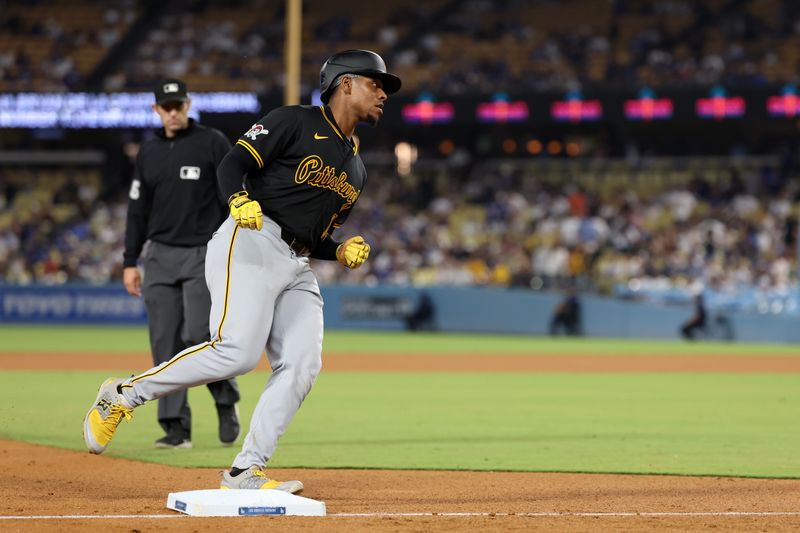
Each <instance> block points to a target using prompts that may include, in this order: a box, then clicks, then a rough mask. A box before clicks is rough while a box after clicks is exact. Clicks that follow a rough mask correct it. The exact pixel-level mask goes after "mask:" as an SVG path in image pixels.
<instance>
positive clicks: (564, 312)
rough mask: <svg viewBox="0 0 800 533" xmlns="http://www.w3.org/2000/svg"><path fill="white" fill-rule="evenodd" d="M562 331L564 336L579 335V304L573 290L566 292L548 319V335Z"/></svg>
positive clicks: (580, 327) (580, 325)
mask: <svg viewBox="0 0 800 533" xmlns="http://www.w3.org/2000/svg"><path fill="white" fill-rule="evenodd" d="M561 329H563V330H564V334H565V335H568V336H570V337H574V336H577V335H580V334H581V330H582V324H581V304H580V302H579V301H578V295H577V294H576V292H575V289H569V290H567V293H566V294H565V295H564V299H563V300H561V302H559V304H558V305H557V306H556V307H555V309H553V316H552V317H551V318H550V328H549V331H550V335H558V332H559V331H560V330H561Z"/></svg>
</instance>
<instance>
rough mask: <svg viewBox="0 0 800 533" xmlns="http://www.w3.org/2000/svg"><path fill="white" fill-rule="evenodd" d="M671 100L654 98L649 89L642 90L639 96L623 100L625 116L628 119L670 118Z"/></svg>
mask: <svg viewBox="0 0 800 533" xmlns="http://www.w3.org/2000/svg"><path fill="white" fill-rule="evenodd" d="M672 107H673V106H672V100H671V99H670V98H655V97H654V96H653V92H652V91H650V90H647V89H645V90H643V91H642V92H641V93H639V98H636V99H632V100H625V118H628V119H630V120H644V121H648V122H649V121H651V120H665V119H668V118H672Z"/></svg>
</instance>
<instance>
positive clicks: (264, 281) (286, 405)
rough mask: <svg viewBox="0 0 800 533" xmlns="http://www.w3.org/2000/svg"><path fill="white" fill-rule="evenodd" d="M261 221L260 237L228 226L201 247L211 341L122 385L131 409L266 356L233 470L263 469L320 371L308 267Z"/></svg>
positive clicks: (315, 300) (317, 318)
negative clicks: (263, 379)
mask: <svg viewBox="0 0 800 533" xmlns="http://www.w3.org/2000/svg"><path fill="white" fill-rule="evenodd" d="M280 232H281V230H280V227H279V226H278V225H277V224H276V223H275V222H273V221H272V220H271V219H269V218H267V217H264V227H263V228H262V229H261V231H255V230H248V229H241V228H238V227H237V226H236V225H235V223H234V221H233V219H232V218H230V217H229V218H228V219H226V220H225V222H224V223H223V224H222V226H220V228H219V229H218V230H217V232H216V233H215V234H214V236H213V237H212V239H211V241H210V242H209V243H208V253H207V255H206V267H205V268H206V280H207V282H208V288H209V291H210V293H211V314H210V325H211V341H210V342H204V343H201V344H198V345H196V346H192V347H191V348H187V349H186V350H183V351H181V352H179V353H178V354H176V355H175V356H174V357H172V359H170V360H169V361H167V362H165V363H162V364H160V365H158V366H156V367H154V368H151V369H150V370H147V371H146V372H143V373H141V374H139V375H138V376H134V377H132V378H130V379H128V380H126V381H125V382H124V383H123V384H122V387H121V391H122V393H123V395H124V396H125V399H126V400H127V401H128V402H129V403H130V404H131V405H133V406H138V405H141V404H143V403H144V402H146V401H149V400H153V399H155V398H160V397H162V396H164V395H167V394H169V393H171V392H175V391H177V390H183V389H185V388H187V387H192V386H195V385H202V384H205V383H211V382H213V381H219V380H221V379H229V378H232V377H234V376H238V375H241V374H244V373H246V372H249V371H250V370H252V369H253V368H255V367H256V365H257V364H258V362H259V360H260V358H261V354H262V353H263V351H264V349H265V348H266V350H267V357H268V358H269V363H270V366H271V367H272V374H271V375H270V377H269V379H268V381H267V385H266V387H265V389H264V391H263V392H262V393H261V397H260V398H259V400H258V404H257V405H256V408H255V411H254V412H253V417H252V419H251V421H250V431H249V432H248V433H247V436H246V437H245V439H244V443H243V444H242V451H241V452H240V453H239V454H238V455H237V456H236V458H235V459H234V461H233V466H234V467H236V468H243V469H244V468H249V467H250V466H252V465H257V466H264V465H266V463H267V461H268V460H269V458H270V457H272V454H273V453H274V451H275V448H276V446H277V443H278V439H279V438H280V436H281V435H282V434H283V432H284V431H285V430H286V427H287V426H288V425H289V422H291V420H292V418H293V417H294V415H295V413H297V410H298V409H299V408H300V405H301V404H302V403H303V400H304V399H305V397H306V395H307V394H308V392H309V391H310V390H311V387H312V385H313V384H314V381H315V380H316V378H317V375H318V374H319V371H320V369H321V367H322V329H323V322H322V297H321V296H320V292H319V286H318V284H317V280H316V278H315V277H314V274H313V272H311V269H310V267H309V264H308V258H306V257H300V256H297V255H296V254H295V253H294V252H293V251H292V250H291V249H290V248H289V246H288V245H287V244H286V243H285V242H284V241H283V240H282V239H281V237H280Z"/></svg>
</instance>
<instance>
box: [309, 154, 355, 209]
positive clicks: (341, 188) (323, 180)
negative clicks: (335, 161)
mask: <svg viewBox="0 0 800 533" xmlns="http://www.w3.org/2000/svg"><path fill="white" fill-rule="evenodd" d="M294 181H295V183H307V184H308V185H311V186H312V187H323V188H325V189H328V190H331V191H333V192H335V193H336V194H338V195H339V196H341V197H342V198H344V199H345V200H346V203H345V204H344V206H342V207H343V208H346V207H350V206H352V205H353V204H354V203H355V202H356V200H357V199H358V195H359V194H361V191H359V190H358V189H356V188H355V187H353V186H352V185H350V184H349V183H347V172H345V171H342V173H341V174H339V175H338V176H337V175H336V169H335V168H333V167H332V166H330V165H326V164H325V163H324V162H323V161H322V158H321V157H320V156H318V155H310V156H308V157H306V158H305V159H303V160H302V161H300V164H299V165H297V170H296V171H295V173H294Z"/></svg>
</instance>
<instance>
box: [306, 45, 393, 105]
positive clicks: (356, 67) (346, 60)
mask: <svg viewBox="0 0 800 533" xmlns="http://www.w3.org/2000/svg"><path fill="white" fill-rule="evenodd" d="M343 74H363V75H364V76H368V77H370V78H376V79H379V80H381V81H382V82H383V90H384V91H385V92H386V94H393V93H396V92H397V91H399V90H400V86H401V82H400V78H398V77H397V76H395V75H394V74H389V73H388V72H386V63H384V62H383V59H382V58H381V56H379V55H378V54H376V53H375V52H370V51H369V50H345V51H344V52H339V53H337V54H333V55H332V56H331V57H329V58H328V60H327V61H325V63H324V64H323V65H322V69H321V70H320V71H319V92H320V96H319V98H320V100H322V101H323V102H324V103H326V104H327V103H328V100H330V98H331V94H332V93H333V90H334V89H335V88H336V79H337V78H338V77H339V76H341V75H343Z"/></svg>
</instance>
